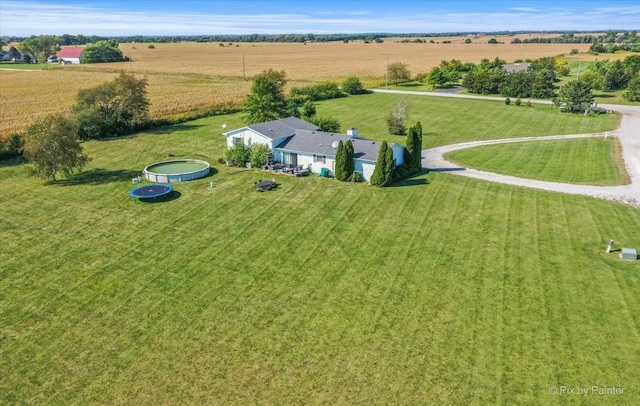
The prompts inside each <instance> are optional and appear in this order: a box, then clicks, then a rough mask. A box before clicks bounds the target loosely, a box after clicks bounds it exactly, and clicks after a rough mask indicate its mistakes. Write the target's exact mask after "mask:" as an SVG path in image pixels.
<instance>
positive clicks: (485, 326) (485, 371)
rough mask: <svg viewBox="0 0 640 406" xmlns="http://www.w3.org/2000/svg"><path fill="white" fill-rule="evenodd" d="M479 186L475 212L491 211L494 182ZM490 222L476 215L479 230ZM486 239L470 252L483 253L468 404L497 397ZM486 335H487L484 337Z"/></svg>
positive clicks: (477, 282) (475, 276) (475, 275)
mask: <svg viewBox="0 0 640 406" xmlns="http://www.w3.org/2000/svg"><path fill="white" fill-rule="evenodd" d="M480 187H481V188H482V192H483V194H482V200H481V201H480V202H477V203H479V204H477V206H478V211H477V212H478V213H481V212H491V210H489V208H490V207H491V206H494V205H496V204H499V202H500V200H501V199H500V200H496V199H494V198H493V196H492V197H491V198H489V197H488V196H489V195H493V194H494V193H495V189H496V187H495V185H492V184H490V183H486V182H483V183H481V184H478V188H480ZM498 218H503V216H501V215H499V216H498ZM488 220H489V221H493V220H492V219H486V218H482V217H481V216H478V220H477V223H478V229H481V228H484V227H483V223H486V222H487V221H488ZM487 241H488V240H478V241H477V243H476V244H475V246H476V247H478V248H476V249H474V250H473V251H472V252H473V253H474V254H475V253H477V252H482V253H483V255H482V256H481V259H480V260H479V264H478V265H477V266H476V267H475V268H476V269H475V272H474V273H473V278H472V280H473V283H474V285H475V289H474V295H473V298H474V300H473V303H474V304H475V308H474V312H473V314H472V318H473V321H472V322H474V323H475V324H474V328H473V337H472V342H471V345H472V349H471V358H472V365H471V366H470V377H469V382H468V384H469V385H470V387H473V388H476V389H475V390H474V393H473V397H472V401H471V399H470V401H471V402H470V403H473V402H476V403H478V402H479V403H485V404H486V403H489V402H492V401H494V402H495V398H496V396H497V390H496V388H495V386H494V385H495V380H494V379H493V376H492V374H493V367H492V366H491V365H489V364H488V363H487V361H488V360H495V359H497V358H496V357H495V355H493V356H492V355H490V354H488V351H487V350H486V349H487V348H490V347H491V345H490V343H492V342H494V338H493V337H491V335H492V333H493V332H494V331H495V330H494V329H493V328H492V326H491V324H495V322H496V321H495V320H494V318H495V315H496V313H495V304H494V303H493V301H494V300H495V298H494V292H495V290H494V289H492V288H489V287H488V286H487V285H488V281H490V280H493V279H495V276H494V277H489V276H488V275H487V272H490V273H492V274H495V269H491V267H488V266H487V265H486V264H485V263H486V262H487V261H488V260H489V258H491V261H492V260H493V258H492V254H493V252H492V250H488V249H487V248H489V247H487ZM482 258H486V259H482ZM487 335H489V337H487Z"/></svg>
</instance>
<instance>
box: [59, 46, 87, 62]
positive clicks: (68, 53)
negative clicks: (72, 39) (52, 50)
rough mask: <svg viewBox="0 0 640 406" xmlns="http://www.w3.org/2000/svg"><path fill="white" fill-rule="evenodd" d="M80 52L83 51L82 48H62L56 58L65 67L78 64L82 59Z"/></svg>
mask: <svg viewBox="0 0 640 406" xmlns="http://www.w3.org/2000/svg"><path fill="white" fill-rule="evenodd" d="M82 51H84V48H83V47H78V46H70V47H62V49H61V50H60V51H58V53H57V54H56V56H57V57H58V59H59V60H60V61H62V63H63V64H65V65H66V64H69V63H72V64H78V63H80V62H81V61H82V58H81V54H82Z"/></svg>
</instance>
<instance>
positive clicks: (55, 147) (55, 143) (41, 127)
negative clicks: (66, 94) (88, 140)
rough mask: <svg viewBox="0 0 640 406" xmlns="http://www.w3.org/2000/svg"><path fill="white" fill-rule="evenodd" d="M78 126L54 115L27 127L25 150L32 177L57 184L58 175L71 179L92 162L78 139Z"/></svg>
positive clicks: (67, 119) (72, 121) (62, 116)
mask: <svg viewBox="0 0 640 406" xmlns="http://www.w3.org/2000/svg"><path fill="white" fill-rule="evenodd" d="M75 127H76V123H75V121H74V120H73V119H71V118H69V117H66V116H64V115H61V114H54V115H49V116H47V117H45V118H43V119H42V120H39V121H36V122H35V123H33V124H32V125H30V126H29V127H28V128H27V133H26V137H25V143H24V149H23V151H24V156H25V158H27V159H28V160H29V161H30V162H31V163H32V166H31V167H30V168H29V174H30V175H31V176H35V177H38V178H41V179H45V180H50V181H51V182H56V180H57V178H56V176H57V174H58V173H61V174H63V175H65V176H69V175H70V174H72V173H73V172H75V171H76V170H81V169H82V168H83V167H84V166H86V165H87V164H88V163H89V161H90V158H89V157H88V156H87V155H85V154H84V152H83V150H82V146H81V145H80V143H79V142H78V140H77V139H76V137H75V133H76V129H75Z"/></svg>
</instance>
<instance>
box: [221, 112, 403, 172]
mask: <svg viewBox="0 0 640 406" xmlns="http://www.w3.org/2000/svg"><path fill="white" fill-rule="evenodd" d="M350 133H351V134H350V135H345V134H335V133H326V132H322V131H320V130H319V128H317V127H314V126H313V125H312V124H310V123H308V122H306V121H303V120H300V119H297V118H295V117H288V118H285V119H280V120H274V121H269V122H266V123H260V124H256V125H252V126H247V127H242V128H238V129H236V130H232V131H228V132H225V133H223V134H224V135H225V137H226V138H227V147H228V148H233V147H234V146H235V145H237V143H240V142H242V143H243V144H244V145H253V144H266V145H267V146H268V147H269V149H271V151H272V152H273V157H274V160H276V161H278V162H282V163H288V164H292V163H295V165H297V166H301V167H302V168H309V169H310V171H311V172H314V173H317V174H320V173H321V172H322V169H326V170H327V171H329V176H333V172H334V169H335V158H336V157H335V150H336V147H334V145H337V143H338V142H339V141H342V142H346V141H347V140H352V143H353V146H354V155H355V158H354V170H355V171H356V172H359V173H360V174H361V175H362V177H363V179H364V180H365V181H368V180H369V179H370V178H371V175H372V174H373V170H374V168H375V164H376V160H377V155H378V154H377V153H378V150H379V149H380V145H381V143H380V142H377V141H370V140H366V139H363V138H360V137H358V136H357V132H356V130H355V129H352V130H351V131H350ZM388 146H389V147H390V148H391V149H392V151H393V159H394V163H395V165H396V166H399V165H401V164H402V163H403V162H404V149H405V148H404V147H403V146H402V145H398V144H395V143H388ZM321 157H322V158H321Z"/></svg>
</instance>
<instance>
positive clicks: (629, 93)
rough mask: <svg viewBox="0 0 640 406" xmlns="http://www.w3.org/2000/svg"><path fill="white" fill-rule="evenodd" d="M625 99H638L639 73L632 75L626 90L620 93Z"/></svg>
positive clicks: (639, 88)
mask: <svg viewBox="0 0 640 406" xmlns="http://www.w3.org/2000/svg"><path fill="white" fill-rule="evenodd" d="M622 98H623V99H625V100H626V101H635V102H637V101H640V73H638V74H637V75H636V76H634V78H633V79H631V80H630V81H629V83H628V85H627V90H625V92H624V93H623V94H622Z"/></svg>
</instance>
